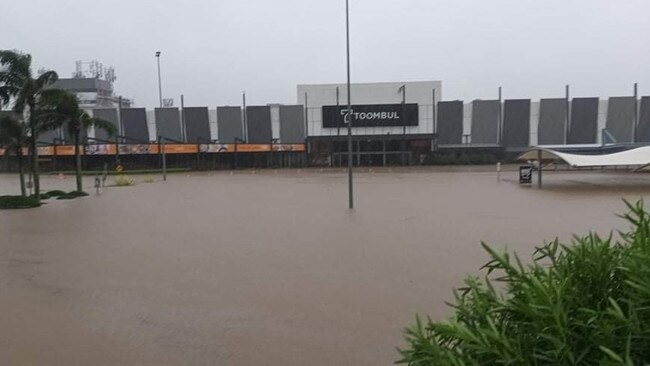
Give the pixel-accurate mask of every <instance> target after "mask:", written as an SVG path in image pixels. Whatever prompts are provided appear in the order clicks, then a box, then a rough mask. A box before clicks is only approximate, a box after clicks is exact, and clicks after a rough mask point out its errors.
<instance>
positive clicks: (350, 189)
mask: <svg viewBox="0 0 650 366" xmlns="http://www.w3.org/2000/svg"><path fill="white" fill-rule="evenodd" d="M345 43H346V55H347V57H346V59H347V74H348V82H347V89H348V110H347V113H346V114H345V119H346V122H347V124H348V207H349V208H350V209H351V210H352V209H353V208H354V191H353V186H352V116H353V114H352V99H351V95H350V89H351V88H350V0H345Z"/></svg>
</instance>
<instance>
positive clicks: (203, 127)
mask: <svg viewBox="0 0 650 366" xmlns="http://www.w3.org/2000/svg"><path fill="white" fill-rule="evenodd" d="M183 113H185V139H186V141H187V142H192V143H198V142H206V141H210V118H209V117H208V107H186V108H185V109H183Z"/></svg>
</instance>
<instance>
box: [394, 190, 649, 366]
mask: <svg viewBox="0 0 650 366" xmlns="http://www.w3.org/2000/svg"><path fill="white" fill-rule="evenodd" d="M626 204H627V205H628V208H629V210H630V212H629V213H628V214H626V215H624V216H623V217H624V218H625V219H626V220H627V221H629V222H630V223H631V224H632V228H631V229H630V230H629V231H628V232H622V233H619V235H620V239H618V240H615V239H613V238H612V237H611V236H610V237H609V238H601V237H599V236H598V235H596V234H593V233H592V234H589V235H587V236H585V237H576V238H575V239H574V240H573V241H572V244H571V245H562V244H560V243H558V241H557V240H556V241H554V242H552V243H549V244H546V245H544V246H542V247H540V248H537V250H536V252H535V255H534V257H533V262H532V264H528V265H524V264H522V262H521V261H520V260H519V258H518V257H517V256H516V255H515V256H512V255H509V254H507V253H506V254H501V253H498V252H496V251H494V250H493V249H491V248H490V247H488V246H487V245H485V244H483V246H484V248H485V249H486V250H487V252H488V253H489V255H490V257H491V261H490V262H489V263H488V264H486V265H485V266H484V269H485V270H486V271H487V275H486V278H485V279H484V280H480V279H478V278H475V277H474V278H468V279H467V280H466V281H465V284H466V286H465V288H462V289H459V290H458V291H457V292H456V303H455V305H453V307H454V309H455V316H454V318H453V319H452V320H449V321H447V322H433V321H432V320H431V319H428V320H427V321H422V320H420V319H419V318H418V319H417V321H416V324H415V325H413V326H411V327H409V328H407V329H406V340H407V343H408V346H407V347H406V348H405V349H401V350H400V353H401V355H402V357H403V358H402V360H401V361H399V363H405V364H409V365H413V366H424V365H455V366H460V365H644V364H647V363H648V362H649V361H650V215H649V214H648V212H646V211H645V210H644V208H643V204H642V202H639V203H636V204H635V205H632V204H629V203H627V202H626Z"/></svg>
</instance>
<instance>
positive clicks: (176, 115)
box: [39, 81, 650, 169]
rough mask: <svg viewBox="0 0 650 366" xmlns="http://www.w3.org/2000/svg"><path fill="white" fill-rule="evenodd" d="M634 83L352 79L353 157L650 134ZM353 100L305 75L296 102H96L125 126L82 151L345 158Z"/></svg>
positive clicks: (57, 142)
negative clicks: (485, 95) (462, 96)
mask: <svg viewBox="0 0 650 366" xmlns="http://www.w3.org/2000/svg"><path fill="white" fill-rule="evenodd" d="M495 94H497V93H496V92H495ZM631 94H632V93H631ZM634 94H636V93H634ZM634 94H633V95H630V96H616V97H608V98H602V97H576V98H569V97H568V95H565V96H563V97H562V96H558V97H557V98H549V99H541V100H531V99H504V100H500V99H499V98H494V99H491V100H473V101H460V100H443V98H444V94H443V90H442V82H441V81H419V82H382V83H363V84H352V85H351V97H352V98H351V104H352V111H351V113H349V114H350V115H351V119H352V128H351V130H352V135H353V159H354V163H355V164H358V165H396V164H400V165H405V164H428V163H432V162H435V158H436V157H440V156H454V155H455V156H459V155H463V154H464V155H467V154H475V155H476V154H481V155H484V156H491V157H493V158H494V159H498V160H503V161H507V160H508V158H509V157H510V156H515V155H516V154H518V153H520V152H522V151H524V150H526V149H527V148H528V147H530V146H535V145H551V146H558V145H560V146H562V147H565V148H576V147H582V148H590V147H595V146H599V145H601V144H605V143H615V144H616V145H617V146H625V145H638V144H648V143H650V97H647V96H646V97H639V96H637V95H634ZM347 103H348V100H347V87H346V85H345V84H315V85H298V86H297V97H296V103H295V104H266V105H253V106H218V107H215V108H210V107H208V106H185V105H183V106H182V107H181V108H176V107H166V108H155V109H153V110H147V109H145V108H134V107H129V108H120V107H119V106H118V107H109V108H105V107H102V106H94V107H90V108H88V109H89V111H90V112H91V113H92V114H93V115H94V116H95V117H100V118H102V119H105V120H108V121H110V122H112V123H114V124H115V126H116V128H117V130H118V131H119V133H118V136H116V137H110V136H108V135H106V134H105V133H104V132H102V131H92V130H91V131H88V133H87V135H86V136H85V137H86V138H85V139H84V140H85V141H84V144H85V147H84V149H83V151H84V152H85V154H86V155H92V156H95V157H90V158H89V157H85V158H84V159H85V160H87V161H88V164H89V165H93V164H92V162H93V161H94V160H99V161H101V160H102V158H101V155H105V156H107V155H115V160H118V159H121V160H129V159H132V160H134V161H136V162H139V163H138V165H152V164H153V165H155V164H158V163H157V162H158V161H159V160H160V159H157V158H155V157H154V158H151V159H147V158H144V157H139V158H129V156H131V155H157V154H161V153H162V152H163V151H162V149H161V145H165V146H166V147H165V152H166V153H168V154H172V155H174V154H175V155H179V156H183V155H184V156H186V158H177V159H179V160H178V161H179V164H183V162H184V161H186V162H188V164H189V165H192V164H190V163H189V162H193V161H197V162H199V161H201V159H207V160H209V161H212V162H213V164H212V165H211V166H212V167H221V166H238V165H243V166H246V165H250V164H252V165H253V166H258V167H264V166H277V165H278V160H277V159H276V158H277V156H278V155H280V156H282V157H281V158H280V161H281V162H282V163H281V164H280V166H286V165H287V164H289V165H291V164H293V166H295V165H319V166H337V165H346V164H347V156H348V155H347V146H348V145H347V133H348V131H347V128H348V124H347V120H346V115H347V114H348V112H347V109H348V107H347ZM39 140H40V141H39V144H40V145H41V148H40V150H39V152H40V154H41V155H45V156H53V157H55V159H54V160H55V161H56V158H62V159H64V160H65V156H67V155H69V153H70V151H72V150H73V149H72V148H71V146H70V143H71V139H70V138H69V136H67V137H66V136H65V134H64V133H63V131H60V132H58V133H47V134H43V135H42V136H41V138H40V139H39ZM244 153H245V154H251V155H250V156H255V158H245V157H242V156H243V155H242V154H244ZM276 153H281V154H276ZM245 154H244V155H245ZM195 155H198V156H199V157H197V159H193V156H195ZM212 155H218V157H217V156H212ZM274 156H275V157H274ZM44 159H45V158H44ZM183 159H184V160H183ZM247 159H248V160H247ZM219 161H220V162H222V163H221V164H216V162H219ZM249 163H250V164H249ZM53 165H54V164H53ZM192 166H193V165H192ZM46 169H47V165H46Z"/></svg>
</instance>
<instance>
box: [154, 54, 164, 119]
mask: <svg viewBox="0 0 650 366" xmlns="http://www.w3.org/2000/svg"><path fill="white" fill-rule="evenodd" d="M156 60H157V61H158V100H159V101H160V108H162V107H163V100H162V83H161V81H160V51H156Z"/></svg>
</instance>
